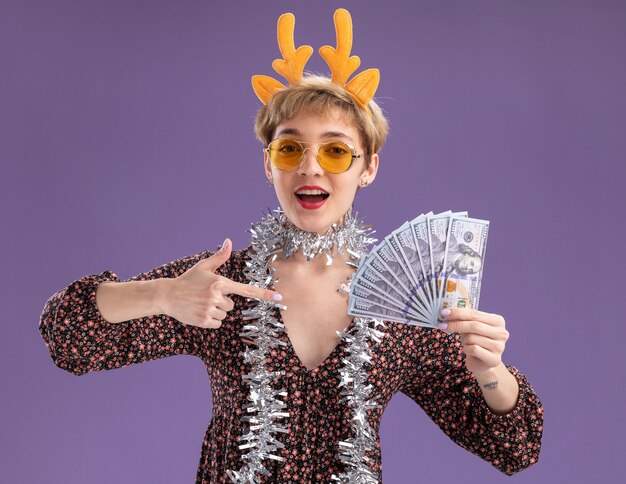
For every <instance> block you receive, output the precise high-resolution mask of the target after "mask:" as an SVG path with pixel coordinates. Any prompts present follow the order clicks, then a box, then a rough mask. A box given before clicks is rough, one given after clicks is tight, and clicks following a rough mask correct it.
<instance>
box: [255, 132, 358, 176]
mask: <svg viewBox="0 0 626 484" xmlns="http://www.w3.org/2000/svg"><path fill="white" fill-rule="evenodd" d="M278 140H289V141H293V142H295V143H298V144H299V145H300V146H302V157H301V158H300V163H299V164H298V166H294V167H293V168H292V169H291V170H294V169H295V168H299V167H300V166H301V165H302V162H303V161H304V156H305V153H306V150H308V149H309V147H308V146H305V145H309V144H312V142H311V141H300V140H297V139H294V138H274V139H273V140H272V141H270V142H269V144H268V145H267V147H266V148H263V151H264V152H266V153H267V157H268V158H269V160H270V163H271V164H272V166H274V167H275V168H276V169H277V170H281V171H291V170H283V169H282V168H279V167H277V166H276V165H275V164H274V162H273V161H272V157H271V156H270V146H271V144H272V143H273V142H274V141H278ZM328 143H341V144H344V145H346V146H347V147H348V148H349V149H350V151H351V152H352V161H350V165H349V166H348V168H346V169H345V170H344V171H340V172H339V173H332V172H329V171H327V170H326V169H325V168H324V167H323V166H322V164H321V163H320V159H319V152H320V149H321V148H322V146H324V145H326V144H328ZM362 156H363V153H361V154H360V155H357V153H356V149H355V148H354V146H352V145H351V144H350V143H347V142H345V141H340V140H335V141H326V142H324V143H322V144H321V145H320V147H319V148H318V149H317V153H316V154H315V159H316V160H317V162H318V163H319V165H320V166H321V167H322V169H323V170H324V171H325V172H327V173H331V174H332V175H338V174H340V173H345V172H347V171H348V170H349V169H350V168H352V167H353V166H354V162H355V161H356V160H357V159H359V158H361V157H362Z"/></svg>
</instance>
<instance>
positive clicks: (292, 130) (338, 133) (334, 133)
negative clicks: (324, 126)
mask: <svg viewBox="0 0 626 484" xmlns="http://www.w3.org/2000/svg"><path fill="white" fill-rule="evenodd" d="M284 134H291V135H294V136H302V134H301V133H300V131H298V130H297V129H296V128H284V129H281V130H280V131H279V132H278V133H276V137H278V136H280V135H284ZM320 137H321V138H345V139H347V140H349V141H352V142H354V140H353V139H352V138H351V137H350V136H348V135H347V134H345V133H342V132H341V131H326V132H324V133H322V134H321V136H320Z"/></svg>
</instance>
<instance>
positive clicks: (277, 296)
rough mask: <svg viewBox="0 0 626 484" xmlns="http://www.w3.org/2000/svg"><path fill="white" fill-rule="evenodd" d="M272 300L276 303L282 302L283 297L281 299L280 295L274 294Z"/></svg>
mask: <svg viewBox="0 0 626 484" xmlns="http://www.w3.org/2000/svg"><path fill="white" fill-rule="evenodd" d="M274 299H275V300H276V301H282V300H283V297H282V296H281V295H280V294H278V293H276V294H274Z"/></svg>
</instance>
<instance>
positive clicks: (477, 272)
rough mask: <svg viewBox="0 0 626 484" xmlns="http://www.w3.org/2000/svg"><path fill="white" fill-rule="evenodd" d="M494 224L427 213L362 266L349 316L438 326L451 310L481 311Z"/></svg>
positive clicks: (458, 215) (393, 235)
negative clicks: (442, 314)
mask: <svg viewBox="0 0 626 484" xmlns="http://www.w3.org/2000/svg"><path fill="white" fill-rule="evenodd" d="M488 231H489V221H487V220H479V219H475V218H469V217H468V214H467V212H452V211H450V210H449V211H447V212H442V213H439V214H433V213H432V212H429V213H427V214H425V215H424V214H421V215H419V216H418V217H416V218H415V219H413V220H411V221H410V222H405V223H404V224H403V225H401V226H400V227H399V228H398V229H396V230H394V231H393V232H392V233H391V234H389V235H388V236H387V237H385V239H384V240H383V241H381V242H380V243H379V244H378V245H377V246H375V247H374V248H373V249H372V250H371V251H370V252H369V254H368V255H367V256H366V257H365V258H364V259H363V260H362V261H361V262H360V264H359V267H358V269H357V272H356V274H354V276H353V279H352V283H351V284H350V296H349V299H350V303H349V309H348V314H351V315H353V316H370V317H375V318H379V319H386V320H389V321H396V322H400V323H408V324H416V325H419V326H427V327H436V326H437V323H438V322H440V321H441V320H440V318H439V313H440V312H441V310H442V309H443V308H445V307H451V306H455V307H471V308H477V307H478V299H479V296H480V281H481V279H482V274H483V264H484V261H485V248H486V246H487V232H488Z"/></svg>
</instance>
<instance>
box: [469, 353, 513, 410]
mask: <svg viewBox="0 0 626 484" xmlns="http://www.w3.org/2000/svg"><path fill="white" fill-rule="evenodd" d="M474 376H475V377H476V380H477V381H478V384H479V385H480V389H481V391H482V392H483V396H484V397H485V401H486V402H487V406H489V408H490V409H491V411H492V412H493V413H496V414H499V415H505V414H507V413H509V412H510V411H511V410H513V408H515V404H516V403H517V398H518V395H519V384H518V383H517V379H516V378H515V377H514V376H513V375H512V374H511V372H510V371H509V370H508V369H507V367H506V366H505V365H504V363H502V362H500V364H499V365H498V366H496V367H495V368H493V369H491V370H487V371H485V372H484V373H480V374H476V373H474Z"/></svg>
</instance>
